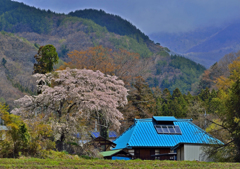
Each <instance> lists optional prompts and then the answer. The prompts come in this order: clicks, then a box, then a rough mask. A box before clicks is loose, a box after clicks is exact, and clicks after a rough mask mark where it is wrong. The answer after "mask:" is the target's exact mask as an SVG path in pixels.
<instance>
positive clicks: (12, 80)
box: [0, 32, 36, 106]
mask: <svg viewBox="0 0 240 169" xmlns="http://www.w3.org/2000/svg"><path fill="white" fill-rule="evenodd" d="M26 51H27V52H26ZM35 51H36V47H34V45H33V44H31V43H30V42H28V41H27V40H26V39H24V38H20V37H18V36H16V35H14V34H10V33H6V32H0V62H1V64H0V74H1V76H0V77H1V79H0V102H7V103H8V104H9V105H10V106H13V101H14V100H15V99H16V98H19V97H22V96H23V95H24V93H25V94H26V93H28V94H33V93H34V91H35V83H34V79H32V76H31V74H32V66H33V62H34V59H33V57H32V56H33V55H34V54H35Z"/></svg>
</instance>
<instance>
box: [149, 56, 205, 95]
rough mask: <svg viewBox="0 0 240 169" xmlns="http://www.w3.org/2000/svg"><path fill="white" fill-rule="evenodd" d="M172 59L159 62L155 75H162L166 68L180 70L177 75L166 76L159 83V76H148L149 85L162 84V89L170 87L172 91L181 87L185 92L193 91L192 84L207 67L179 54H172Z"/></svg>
mask: <svg viewBox="0 0 240 169" xmlns="http://www.w3.org/2000/svg"><path fill="white" fill-rule="evenodd" d="M170 59H171V60H170V62H169V61H168V60H164V59H162V60H160V61H158V62H157V64H156V73H155V75H156V76H161V75H162V74H163V73H164V72H163V70H164V69H165V68H167V70H171V69H175V70H176V71H178V72H176V73H175V74H176V75H174V77H173V78H169V77H168V76H167V77H165V78H164V79H163V80H162V82H161V83H159V81H158V80H157V78H148V79H147V81H148V83H149V85H150V86H151V87H156V86H160V88H161V89H165V88H168V89H169V91H170V92H171V93H172V92H173V90H174V89H176V88H179V90H180V91H181V92H182V93H185V94H186V93H187V92H188V91H193V89H194V88H193V86H192V85H193V84H194V83H196V82H197V81H198V79H199V77H200V76H201V75H202V73H203V72H204V70H205V67H203V66H202V65H200V64H197V63H196V62H193V61H192V60H190V59H187V58H185V57H182V56H178V55H171V57H170Z"/></svg>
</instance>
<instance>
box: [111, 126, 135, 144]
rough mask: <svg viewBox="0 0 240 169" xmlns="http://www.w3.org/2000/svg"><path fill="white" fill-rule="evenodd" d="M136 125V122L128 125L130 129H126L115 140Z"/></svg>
mask: <svg viewBox="0 0 240 169" xmlns="http://www.w3.org/2000/svg"><path fill="white" fill-rule="evenodd" d="M134 126H135V123H134V124H133V125H131V126H130V127H128V129H127V130H125V131H124V132H123V133H122V134H121V135H120V136H118V137H117V138H116V139H115V140H114V142H115V141H116V140H117V139H119V138H120V137H121V136H122V135H123V134H124V133H126V132H127V131H128V130H130V129H131V128H133V127H134Z"/></svg>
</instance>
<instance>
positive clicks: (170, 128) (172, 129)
mask: <svg viewBox="0 0 240 169" xmlns="http://www.w3.org/2000/svg"><path fill="white" fill-rule="evenodd" d="M168 130H169V133H176V132H175V130H174V126H168Z"/></svg>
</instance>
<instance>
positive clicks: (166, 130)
mask: <svg viewBox="0 0 240 169" xmlns="http://www.w3.org/2000/svg"><path fill="white" fill-rule="evenodd" d="M162 129H163V133H166V134H167V133H169V131H168V127H167V126H162Z"/></svg>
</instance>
